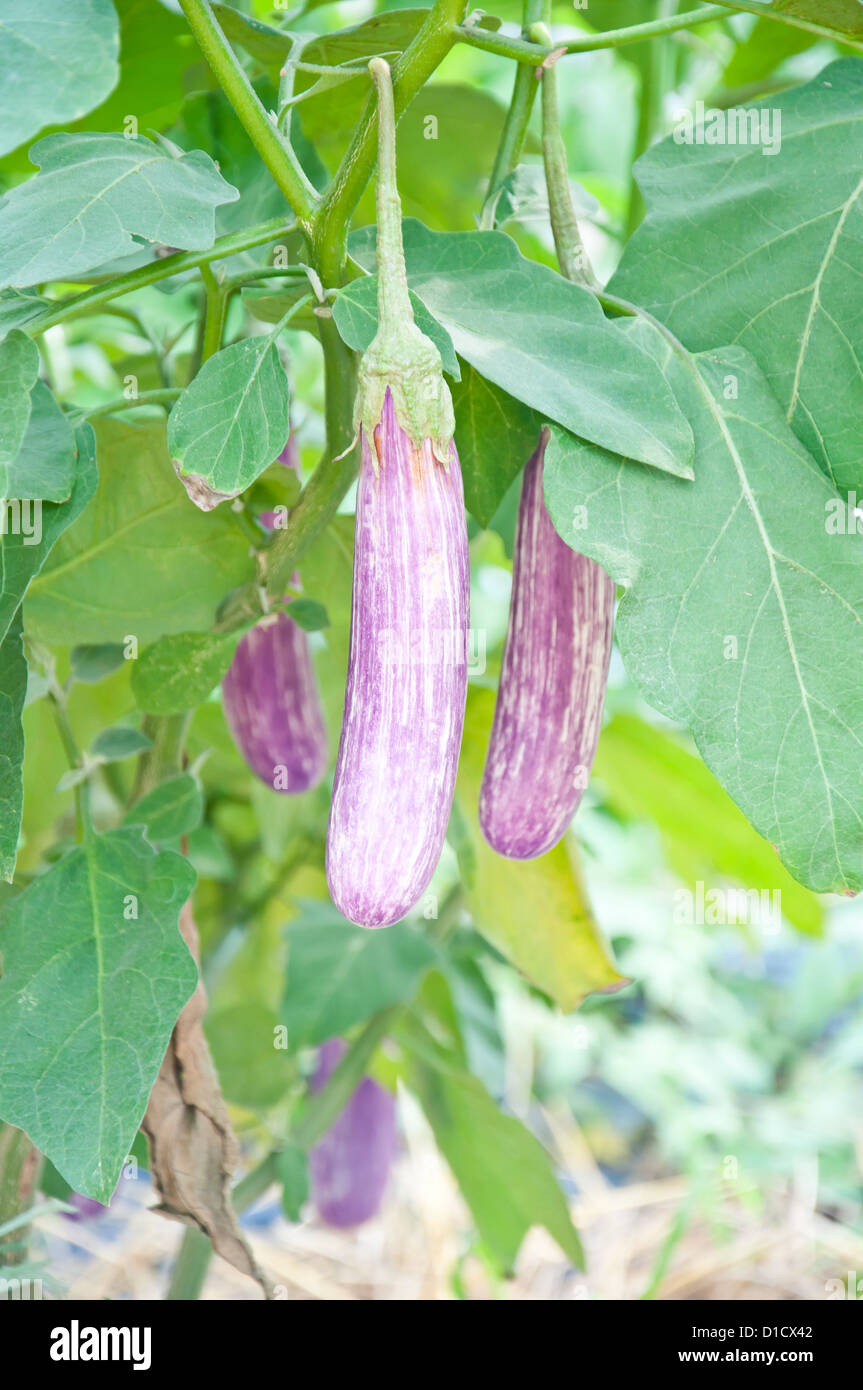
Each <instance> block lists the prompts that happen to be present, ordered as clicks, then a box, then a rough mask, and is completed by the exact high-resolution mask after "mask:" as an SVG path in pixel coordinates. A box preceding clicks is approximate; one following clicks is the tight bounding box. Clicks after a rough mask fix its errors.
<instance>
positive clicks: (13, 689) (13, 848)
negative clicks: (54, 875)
mask: <svg viewBox="0 0 863 1390" xmlns="http://www.w3.org/2000/svg"><path fill="white" fill-rule="evenodd" d="M26 694H27V662H26V661H25V659H24V647H23V644H22V641H21V614H20V611H19V612H18V613H17V614H16V616H15V617H14V619H13V620H12V623H11V626H10V627H9V630H8V632H7V633H6V636H5V638H4V639H3V641H2V642H0V877H2V878H4V879H5V880H6V881H7V883H11V881H12V875H13V873H14V871H15V860H16V858H17V854H18V835H19V832H20V830H21V812H22V809H23V804H24V781H23V773H22V766H23V762H24V730H23V728H22V727H21V715H22V713H23V711H24V697H25V696H26Z"/></svg>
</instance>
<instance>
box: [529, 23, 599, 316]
mask: <svg viewBox="0 0 863 1390" xmlns="http://www.w3.org/2000/svg"><path fill="white" fill-rule="evenodd" d="M534 27H535V29H537V28H539V27H540V26H539V25H536V26H534ZM542 27H543V28H544V27H545V26H542ZM542 162H543V167H544V169H545V186H546V188H547V189H548V211H549V217H550V219H551V230H552V234H553V236H554V249H555V251H556V252H557V261H558V265H559V266H560V272H561V274H562V275H565V276H566V278H567V280H573V281H575V283H576V284H582V285H586V286H587V287H588V288H589V289H593V288H595V286H596V283H597V281H596V277H595V275H594V273H593V269H592V267H591V264H590V261H589V260H588V257H587V252H586V251H585V249H584V245H583V243H582V240H581V232H580V231H579V229H578V219H577V218H576V215H575V208H574V207H573V203H572V190H571V189H570V186H569V166H568V164H567V159H566V146H565V145H564V143H563V136H562V135H561V133H560V112H559V110H558V104H557V70H556V66H555V64H554V63H551V64H549V66H548V67H544V68H542Z"/></svg>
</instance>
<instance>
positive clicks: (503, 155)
mask: <svg viewBox="0 0 863 1390" xmlns="http://www.w3.org/2000/svg"><path fill="white" fill-rule="evenodd" d="M543 10H544V0H525V4H524V22H523V24H522V30H521V32H522V36H523V37H524V38H527V37H528V30H529V29H530V26H531V25H532V24H535V23H536V22H537V21H538V20H540V19H542V15H543ZM535 100H536V78H535V76H534V74H533V72H531V69H530V66H529V64H527V63H519V65H518V67H517V68H516V70H515V79H514V81H513V86H512V96H511V98H510V103H509V109H508V110H507V113H506V118H505V120H504V123H503V130H502V131H501V135H500V143H499V144H498V147H497V153H496V155H495V158H494V165H493V167H492V171H491V175H490V177H489V181H488V192H487V193H486V196H485V202H484V203H483V205H482V212H481V213H480V218H479V227H480V231H484V232H487V231H490V230H491V228H492V227H493V226H494V214H495V208H496V206H497V198H498V193H499V191H500V186H501V184H502V183H503V181H504V179H505V178H506V177H507V175H508V174H511V173H512V171H513V169H514V168H515V167H516V165H517V164H518V161H519V159H520V158H521V152H522V150H523V149H524V142H525V140H526V138H527V127H528V124H529V122H530V113H531V112H532V110H533V103H534V101H535Z"/></svg>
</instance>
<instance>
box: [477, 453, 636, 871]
mask: <svg viewBox="0 0 863 1390" xmlns="http://www.w3.org/2000/svg"><path fill="white" fill-rule="evenodd" d="M547 438H548V435H547V433H546V431H543V434H542V437H541V439H540V442H539V445H538V447H537V448H536V450H535V451H534V453H533V454H532V455H531V458H530V460H529V462H528V464H527V466H526V468H525V471H524V481H523V483H522V490H521V500H520V502H519V509H518V522H517V526H516V538H515V553H514V557H513V570H512V598H511V600H510V610H509V625H508V628H507V634H506V642H505V645H504V653H503V662H502V665H501V672H500V684H499V688H498V696H497V704H496V706H495V713H494V722H493V725H492V731H491V738H490V741H489V747H488V754H487V757H486V764H485V771H484V773H483V780H482V786H481V788H480V802H479V821H480V826H481V828H482V832H483V834H484V836H485V838H486V840H487V841H488V843H489V844H490V845H491V847H492V849H494V850H497V852H498V854H502V855H504V856H505V857H506V858H507V859H535V858H536V857H537V856H538V855H540V854H545V853H546V852H547V851H548V850H550V849H552V848H553V847H554V846H555V845H556V844H557V842H558V841H559V840H560V839H561V838H562V837H563V835H564V834H565V832H566V829H567V827H568V825H569V823H570V821H571V820H572V818H573V816H574V815H575V812H576V809H577V807H578V804H579V802H580V800H581V797H582V793H583V791H584V788H585V786H586V785H587V779H588V776H589V774H590V769H591V767H592V766H593V759H594V757H595V754H596V745H597V742H598V739H599V729H600V723H601V720H602V707H603V703H604V699H605V686H606V680H607V678H608V663H609V659H610V656H611V640H612V635H613V631H614V601H615V592H616V590H615V584H614V580H613V579H612V578H611V577H610V576H609V575H608V574H607V573H606V571H605V570H604V569H603V568H602V566H601V565H598V564H597V563H596V561H595V560H589V559H588V558H587V556H585V555H580V554H579V553H578V552H577V551H575V550H573V549H572V548H571V547H570V546H568V545H567V544H566V542H565V541H564V540H562V539H561V537H560V536H559V535H558V533H557V531H556V530H555V528H554V525H553V524H552V520H551V517H550V516H549V514H548V510H547V508H546V505H545V499H544V497H543V491H542V475H543V466H544V459H545V446H546V442H547Z"/></svg>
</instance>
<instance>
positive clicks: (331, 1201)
mask: <svg viewBox="0 0 863 1390" xmlns="http://www.w3.org/2000/svg"><path fill="white" fill-rule="evenodd" d="M344 1050H345V1045H344V1043H343V1042H342V1041H341V1039H339V1038H332V1039H331V1040H330V1041H329V1042H326V1043H324V1045H323V1047H322V1048H321V1049H320V1051H319V1053H318V1066H317V1070H316V1072H315V1075H314V1078H313V1080H312V1083H311V1088H312V1090H313V1091H318V1090H320V1089H321V1087H322V1086H323V1085H324V1084H325V1083H326V1082H327V1081H328V1079H329V1077H330V1075H331V1073H332V1072H333V1071H334V1069H335V1067H336V1066H337V1064H338V1062H339V1061H340V1059H341V1057H342V1054H343V1053H344ZM396 1146H397V1131H396V1106H395V1100H394V1099H393V1097H392V1096H391V1095H390V1093H389V1091H385V1090H384V1088H383V1087H382V1086H379V1085H378V1083H377V1082H376V1081H373V1080H372V1079H371V1077H369V1076H366V1077H364V1078H363V1080H362V1081H361V1082H360V1084H359V1086H357V1089H356V1090H355V1091H354V1093H353V1095H352V1096H351V1099H350V1100H349V1101H348V1103H347V1105H346V1106H345V1108H344V1110H343V1111H342V1113H341V1115H340V1116H339V1118H338V1119H337V1120H336V1122H335V1124H334V1125H333V1127H332V1128H331V1129H330V1130H329V1131H328V1132H327V1134H326V1135H325V1136H324V1138H323V1139H322V1140H321V1141H320V1143H319V1144H316V1145H315V1147H314V1148H313V1149H312V1151H311V1153H310V1155H309V1169H310V1176H311V1191H312V1199H313V1201H314V1204H315V1207H316V1208H317V1211H318V1213H319V1215H320V1217H321V1219H322V1220H323V1221H326V1223H327V1224H328V1225H329V1226H358V1225H359V1224H360V1223H361V1222H363V1221H368V1220H369V1218H370V1217H372V1216H374V1215H375V1213H376V1212H377V1211H378V1209H379V1207H380V1205H381V1202H382V1200H383V1196H384V1192H385V1190H386V1186H387V1180H388V1178H389V1174H390V1168H391V1167H392V1162H393V1159H394V1157H395V1153H396Z"/></svg>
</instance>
